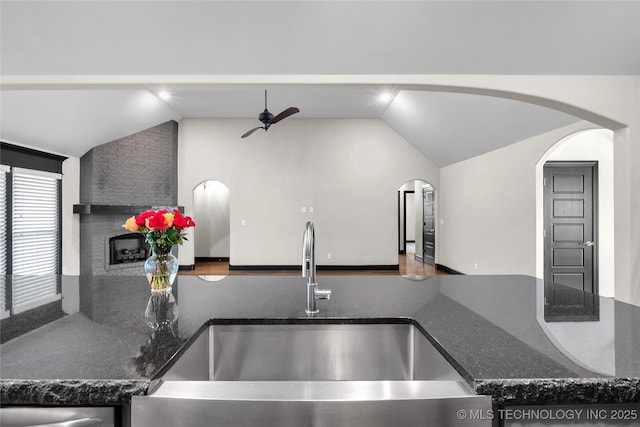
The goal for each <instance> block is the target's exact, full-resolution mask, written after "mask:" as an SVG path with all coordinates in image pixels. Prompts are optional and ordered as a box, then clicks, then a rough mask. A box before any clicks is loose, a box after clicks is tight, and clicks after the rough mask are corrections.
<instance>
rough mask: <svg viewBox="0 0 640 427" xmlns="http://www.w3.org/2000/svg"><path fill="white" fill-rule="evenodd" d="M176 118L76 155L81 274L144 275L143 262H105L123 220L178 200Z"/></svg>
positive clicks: (175, 202) (121, 230) (75, 211)
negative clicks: (78, 169) (79, 156)
mask: <svg viewBox="0 0 640 427" xmlns="http://www.w3.org/2000/svg"><path fill="white" fill-rule="evenodd" d="M177 168H178V123H176V122H175V121H169V122H166V123H162V124H160V125H158V126H155V127H153V128H150V129H147V130H144V131H141V132H138V133H135V134H133V135H130V136H127V137H125V138H121V139H118V140H115V141H112V142H109V143H106V144H103V145H100V146H97V147H95V148H93V149H91V150H90V151H88V152H87V153H86V154H85V155H84V156H82V158H81V159H80V204H79V205H75V206H74V213H76V214H79V215H80V274H81V275H90V276H103V275H143V274H144V272H143V270H142V268H141V266H142V265H143V264H144V261H135V262H128V263H122V264H110V263H109V258H110V247H109V239H111V238H113V237H116V236H120V235H123V234H126V233H127V231H126V230H124V229H123V228H122V224H123V223H124V221H125V220H126V219H127V218H128V217H130V216H132V215H134V214H137V213H140V212H141V211H143V210H147V209H152V208H153V209H158V208H162V207H167V208H168V207H175V206H177V202H178V178H177Z"/></svg>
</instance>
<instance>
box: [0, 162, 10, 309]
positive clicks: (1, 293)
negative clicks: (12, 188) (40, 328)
mask: <svg viewBox="0 0 640 427" xmlns="http://www.w3.org/2000/svg"><path fill="white" fill-rule="evenodd" d="M9 170H10V169H9V167H8V166H5V165H0V319H4V318H5V317H7V316H8V314H9V312H8V310H7V308H8V307H7V304H6V298H7V289H6V286H7V281H6V278H5V276H4V275H5V274H7V256H8V252H7V246H8V240H7V219H8V218H7V214H8V210H7V207H8V206H9V202H8V200H7V174H8V173H9Z"/></svg>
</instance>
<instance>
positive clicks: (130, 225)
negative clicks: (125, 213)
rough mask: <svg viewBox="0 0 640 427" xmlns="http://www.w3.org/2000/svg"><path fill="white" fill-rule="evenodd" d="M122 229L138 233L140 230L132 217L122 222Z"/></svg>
mask: <svg viewBox="0 0 640 427" xmlns="http://www.w3.org/2000/svg"><path fill="white" fill-rule="evenodd" d="M122 228H124V229H126V230H128V231H131V232H133V231H138V229H140V226H139V225H138V224H137V223H136V217H135V216H132V217H131V218H129V219H128V220H126V221H125V222H124V224H123V225H122Z"/></svg>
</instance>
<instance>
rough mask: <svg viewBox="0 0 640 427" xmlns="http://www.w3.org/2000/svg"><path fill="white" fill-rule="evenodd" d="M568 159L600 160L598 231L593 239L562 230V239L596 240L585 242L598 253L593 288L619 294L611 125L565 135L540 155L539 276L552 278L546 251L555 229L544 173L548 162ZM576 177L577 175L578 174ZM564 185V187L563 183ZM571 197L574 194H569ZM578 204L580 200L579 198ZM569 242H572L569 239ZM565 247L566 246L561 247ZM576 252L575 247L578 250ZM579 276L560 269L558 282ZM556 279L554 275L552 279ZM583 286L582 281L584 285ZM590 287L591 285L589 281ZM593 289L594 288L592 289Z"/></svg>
mask: <svg viewBox="0 0 640 427" xmlns="http://www.w3.org/2000/svg"><path fill="white" fill-rule="evenodd" d="M554 162H555V163H556V164H558V163H560V164H561V163H565V164H572V163H573V164H576V163H580V162H581V163H586V164H597V171H596V172H597V173H595V175H594V178H593V188H594V194H596V196H597V197H596V198H595V200H594V206H593V209H594V211H595V212H596V213H597V216H596V217H595V218H594V225H593V226H594V230H596V231H595V233H596V234H595V236H594V237H596V238H595V240H593V239H589V238H588V236H587V235H585V236H584V237H585V238H584V239H582V240H580V238H581V237H583V236H581V235H578V236H574V235H573V234H575V233H569V234H571V235H568V234H567V233H564V234H560V235H558V237H559V238H560V240H571V239H573V241H575V242H578V241H580V243H582V242H593V246H587V245H586V244H583V249H584V250H585V251H586V252H587V255H588V253H589V252H590V251H593V253H594V259H593V263H594V269H593V276H594V282H595V285H594V287H593V292H595V293H596V294H597V295H600V296H604V297H614V295H615V285H614V284H615V242H614V235H615V230H614V227H615V215H614V209H613V208H614V199H613V196H614V192H615V191H614V190H615V189H614V170H613V132H612V131H610V130H608V129H587V130H582V131H578V132H575V133H573V134H570V135H568V136H566V137H565V138H563V139H561V140H560V141H558V142H557V143H556V144H554V145H553V146H552V147H550V148H549V150H547V152H545V153H544V155H543V156H542V157H541V158H540V160H539V161H538V163H537V164H536V229H537V233H536V276H537V277H538V278H540V279H544V280H549V276H548V274H547V273H545V262H547V263H548V262H549V258H548V257H549V256H551V255H549V254H548V252H547V254H545V245H546V244H547V243H546V242H545V239H546V236H547V235H548V233H549V232H553V230H551V231H549V230H548V229H546V228H547V224H545V222H547V221H546V219H545V209H544V206H545V202H544V196H545V195H544V192H545V189H546V188H545V187H546V186H545V185H544V184H545V183H544V181H545V178H547V182H548V181H549V177H545V176H544V169H545V168H546V166H548V165H551V164H553V163H554ZM574 179H576V178H574ZM578 181H580V182H582V178H580V179H578ZM559 188H560V187H559ZM564 191H569V189H565V190H564ZM570 195H571V194H570V193H567V196H570ZM567 198H570V197H567ZM560 205H562V203H560V204H559V206H558V208H560V207H561V206H560ZM565 205H567V206H566V208H567V209H568V208H570V206H569V204H568V203H565ZM576 206H577V202H576ZM580 228H581V226H579V225H576V226H573V228H571V227H569V228H567V227H564V228H562V227H561V228H560V229H559V230H558V231H559V232H560V233H562V232H563V231H567V230H574V231H575V230H578V231H579V229H580ZM567 244H568V243H567ZM559 249H564V248H559ZM574 252H575V251H574ZM572 253H573V252H571V251H566V250H564V251H559V252H558V256H559V257H560V256H561V255H567V256H568V255H571V254H572ZM558 262H564V263H570V262H573V261H570V260H568V259H564V260H563V259H561V257H560V258H558ZM565 270H566V272H569V270H568V268H567V269H565ZM577 278H578V276H575V275H571V274H568V275H564V276H560V275H558V274H557V272H556V277H555V280H556V282H558V283H563V284H569V283H568V281H569V280H577ZM551 280H552V281H553V280H554V279H553V278H552V279H551ZM574 285H575V286H576V287H577V286H579V285H578V284H577V282H574ZM580 286H582V285H580ZM586 286H587V288H590V287H591V285H589V284H588V283H587V285H586ZM589 292H592V291H591V290H589Z"/></svg>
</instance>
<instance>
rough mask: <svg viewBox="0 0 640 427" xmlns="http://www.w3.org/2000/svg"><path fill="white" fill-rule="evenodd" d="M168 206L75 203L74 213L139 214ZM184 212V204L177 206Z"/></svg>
mask: <svg viewBox="0 0 640 427" xmlns="http://www.w3.org/2000/svg"><path fill="white" fill-rule="evenodd" d="M163 208H167V207H166V206H140V205H83V204H80V205H73V213H74V214H80V215H91V214H93V215H96V214H101V215H112V214H132V215H133V214H139V213H140V212H144V211H148V210H151V209H153V210H156V209H163ZM177 208H178V209H179V210H180V211H181V212H184V206H177Z"/></svg>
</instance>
